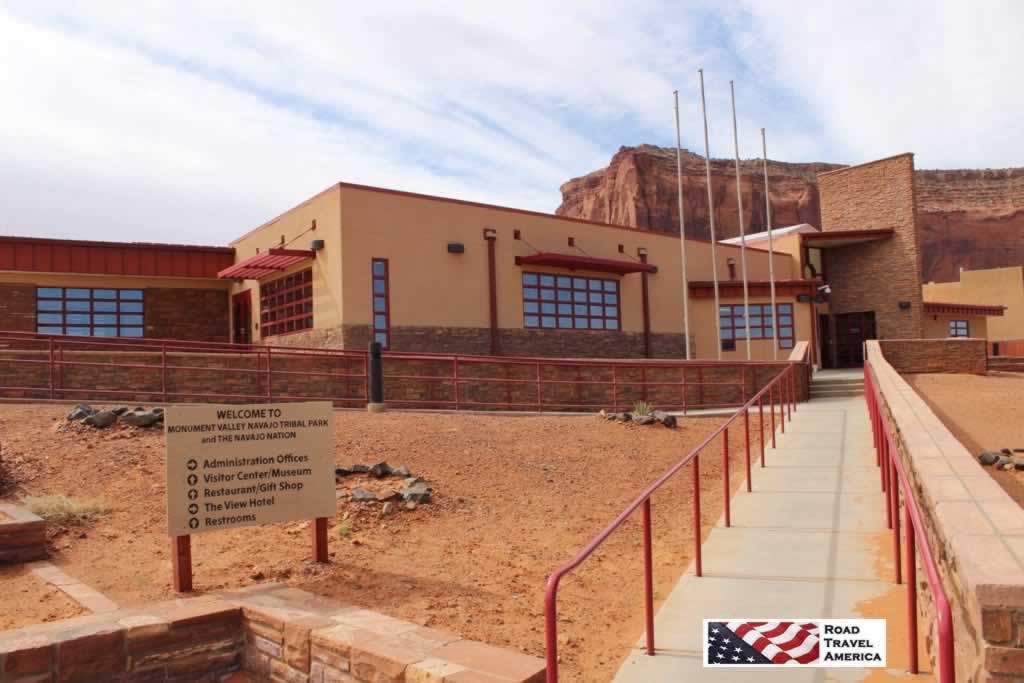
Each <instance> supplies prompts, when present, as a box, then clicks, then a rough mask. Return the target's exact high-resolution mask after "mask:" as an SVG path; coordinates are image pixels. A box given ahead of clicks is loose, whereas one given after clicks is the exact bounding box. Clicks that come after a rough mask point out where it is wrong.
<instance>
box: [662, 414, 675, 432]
mask: <svg viewBox="0 0 1024 683" xmlns="http://www.w3.org/2000/svg"><path fill="white" fill-rule="evenodd" d="M661 424H663V425H665V426H666V427H668V428H669V429H675V428H676V426H677V425H678V424H679V423H678V421H677V420H676V416H675V415H666V416H665V419H664V420H661Z"/></svg>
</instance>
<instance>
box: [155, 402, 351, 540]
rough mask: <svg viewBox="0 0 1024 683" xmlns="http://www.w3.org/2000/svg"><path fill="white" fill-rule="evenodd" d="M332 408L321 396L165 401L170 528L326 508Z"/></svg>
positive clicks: (244, 522)
mask: <svg viewBox="0 0 1024 683" xmlns="http://www.w3.org/2000/svg"><path fill="white" fill-rule="evenodd" d="M332 415H333V413H332V408H331V405H330V403H327V402H315V403H290V404H281V405H271V406H266V405H260V406H250V407H238V406H175V407H172V408H171V409H169V410H168V414H167V516H168V527H169V533H170V534H171V535H175V536H177V535H185V534H192V533H199V532H202V531H207V530H212V529H223V528H229V527H236V526H249V525H256V524H267V523H272V522H283V521H289V520H295V519H310V518H314V517H329V516H332V515H333V514H334V512H335V494H334V476H333V472H334V457H333V451H334V448H333V431H332V426H331V425H332Z"/></svg>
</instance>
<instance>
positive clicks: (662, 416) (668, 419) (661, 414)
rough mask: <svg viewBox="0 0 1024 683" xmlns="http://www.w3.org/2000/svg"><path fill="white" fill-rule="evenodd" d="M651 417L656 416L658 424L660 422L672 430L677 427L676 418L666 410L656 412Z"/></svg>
mask: <svg viewBox="0 0 1024 683" xmlns="http://www.w3.org/2000/svg"><path fill="white" fill-rule="evenodd" d="M651 415H652V416H654V419H655V420H657V421H658V422H660V423H661V424H663V425H665V426H666V427H668V428H670V429H674V428H675V426H676V416H675V415H669V414H668V413H666V412H665V411H664V410H655V411H654V412H653V413H651Z"/></svg>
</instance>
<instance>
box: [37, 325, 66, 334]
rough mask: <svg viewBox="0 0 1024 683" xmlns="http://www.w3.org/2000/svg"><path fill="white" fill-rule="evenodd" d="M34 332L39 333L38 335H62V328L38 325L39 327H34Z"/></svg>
mask: <svg viewBox="0 0 1024 683" xmlns="http://www.w3.org/2000/svg"><path fill="white" fill-rule="evenodd" d="M36 332H37V333H39V334H64V328H63V327H48V326H45V325H40V326H38V327H36Z"/></svg>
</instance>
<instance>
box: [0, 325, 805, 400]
mask: <svg viewBox="0 0 1024 683" xmlns="http://www.w3.org/2000/svg"><path fill="white" fill-rule="evenodd" d="M5 347H6V348H5ZM211 359H217V360H211ZM5 364H10V365H11V366H14V367H17V366H21V367H22V368H24V371H18V372H10V371H8V372H6V373H5V372H4V370H5V368H4V367H3V366H4V365H5ZM43 366H45V370H39V371H37V372H35V373H33V372H32V368H37V369H38V368H42V367H43ZM311 366H312V367H311ZM785 367H787V363H786V362H749V361H726V362H720V361H678V360H616V359H558V358H539V357H507V356H497V357H494V356H469V355H458V354H438V353H407V352H385V353H384V354H383V375H384V391H385V394H384V400H385V402H386V403H387V404H389V405H392V406H396V407H407V408H417V407H418V408H435V409H436V408H444V409H455V410H464V409H476V410H496V409H506V410H530V411H544V410H580V411H596V410H598V409H600V408H607V409H611V410H613V411H619V410H623V409H626V410H629V409H632V407H633V405H634V403H635V402H636V401H641V400H644V401H647V402H649V403H651V404H653V405H656V406H657V407H658V408H661V409H663V410H682V411H683V412H686V411H688V410H691V409H694V408H722V407H735V406H740V405H743V404H744V403H745V402H747V400H748V397H749V396H750V395H751V394H753V393H755V392H756V391H757V390H758V389H759V388H760V387H761V386H763V384H764V383H765V382H766V381H767V380H768V378H770V377H771V376H774V375H776V374H778V372H779V371H781V370H782V369H783V368H785ZM104 368H105V369H106V370H107V371H109V374H107V373H106V372H104V370H103V369H104ZM8 370H9V368H8ZM84 370H89V371H90V372H81V371H84ZM76 371H77V372H76ZM368 372H369V363H368V354H367V353H366V352H365V351H352V350H341V349H319V348H304V347H291V346H289V347H282V346H263V345H253V344H229V343H222V342H188V341H181V340H172V339H124V338H96V337H71V336H54V335H37V334H33V333H26V332H0V391H2V392H4V394H6V395H7V396H11V395H12V394H18V395H19V396H21V397H28V398H50V399H65V398H76V399H86V398H88V399H94V400H103V399H110V398H117V397H123V398H124V399H125V400H128V399H129V398H130V397H133V396H146V397H147V398H140V399H138V400H161V401H163V402H165V403H166V402H174V401H180V400H193V401H196V400H223V401H271V400H313V399H319V400H331V401H333V402H335V403H336V404H338V405H342V406H351V407H356V406H360V405H364V404H365V403H366V400H367V379H368V377H367V373H368ZM200 373H201V374H200ZM211 373H216V374H217V375H219V378H220V381H218V380H215V379H213V378H211V377H209V375H210V374H211ZM97 376H98V377H99V378H100V381H92V380H91V379H88V378H92V377H97ZM87 377H88V378H87ZM31 380H35V381H34V382H33V381H31ZM226 387H228V389H227V390H225V388H226ZM148 397H152V398H148Z"/></svg>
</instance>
